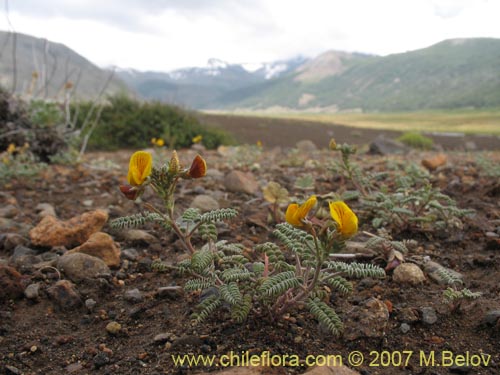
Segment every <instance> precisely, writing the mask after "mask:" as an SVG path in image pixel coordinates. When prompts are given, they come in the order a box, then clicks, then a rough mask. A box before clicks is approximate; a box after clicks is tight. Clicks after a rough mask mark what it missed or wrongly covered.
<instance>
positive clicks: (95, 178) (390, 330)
mask: <svg viewBox="0 0 500 375" xmlns="http://www.w3.org/2000/svg"><path fill="white" fill-rule="evenodd" d="M237 120H238V121H235V122H234V125H231V126H229V125H228V126H227V129H231V130H234V131H235V134H236V136H237V138H239V139H240V140H244V141H247V142H249V143H254V142H256V141H257V140H261V141H262V142H263V143H264V145H265V146H269V147H274V146H281V147H282V149H281V151H277V150H273V151H264V152H263V153H262V154H261V155H260V156H259V158H258V160H256V162H258V164H259V165H260V169H258V170H256V171H254V172H253V173H254V174H255V176H256V177H257V179H258V181H259V183H260V184H261V185H265V184H266V183H267V182H269V181H277V182H279V183H280V184H282V185H283V186H285V187H286V188H287V189H288V190H289V192H290V194H291V195H292V196H304V192H303V191H301V190H299V189H297V188H295V187H294V182H295V180H296V178H297V177H298V176H302V175H305V174H312V175H313V176H314V178H315V181H316V184H315V189H314V192H315V193H317V194H326V193H329V192H332V191H336V192H338V191H342V190H343V189H346V188H352V186H349V185H346V184H347V183H346V182H345V181H344V180H342V179H339V178H338V176H334V175H333V174H332V173H331V172H329V171H328V169H327V168H326V165H327V163H329V162H330V161H331V160H332V159H334V158H338V155H337V154H333V153H331V152H329V151H326V150H325V151H321V152H319V151H318V152H312V153H311V155H309V156H308V157H306V159H307V158H309V159H311V160H318V161H319V162H320V164H319V166H315V167H311V166H308V163H307V162H304V163H302V164H299V165H295V166H294V165H286V164H285V163H284V161H286V160H287V158H288V157H289V153H288V151H289V149H287V147H290V146H293V145H294V144H295V142H296V141H298V140H301V139H311V140H313V141H314V142H316V143H317V144H318V145H325V146H326V144H327V142H328V139H329V138H330V137H332V136H334V137H336V138H337V139H338V140H339V141H341V142H342V141H348V142H349V141H352V140H360V142H362V143H366V142H367V140H369V139H371V138H372V137H373V135H374V133H372V132H368V131H366V132H365V131H362V132H360V131H359V130H358V129H355V130H352V129H347V128H344V127H338V128H337V127H330V126H325V125H318V124H295V123H287V124H286V125H283V126H282V125H280V124H275V123H274V121H275V120H265V119H262V124H263V125H262V126H261V127H259V126H258V127H255V126H253V127H250V126H247V123H246V122H245V120H244V119H237ZM232 121H234V119H232ZM271 122H272V124H270V123H271ZM220 123H222V121H219V124H220ZM232 126H234V127H232ZM236 128H237V129H238V130H236ZM377 133H378V132H377ZM353 134H357V137H358V136H359V138H355V137H354V136H353ZM359 134H361V135H359ZM391 134H392V133H390V134H389V135H391ZM343 137H345V138H343ZM474 142H475V143H476V145H477V146H478V148H479V147H481V148H484V149H488V147H487V146H483V143H480V141H479V139H475V138H474ZM489 142H490V143H488V142H486V143H485V145H486V144H490V145H496V146H494V147H497V150H498V140H497V139H496V138H492V139H490V140H489ZM443 147H444V148H445V149H448V147H447V146H445V145H444V144H443ZM492 147H493V146H492ZM194 154H195V151H194V150H182V151H181V152H180V157H181V160H184V161H185V163H188V162H189V160H191V159H192V157H193V155H194ZM432 155H434V153H432V152H431V153H425V154H423V153H417V152H412V153H411V154H409V155H407V156H398V157H390V159H391V160H392V161H393V162H396V163H400V164H405V163H409V162H416V163H419V162H420V160H421V159H422V158H424V157H428V156H432ZM129 156H130V152H128V151H120V152H116V153H93V154H89V155H88V159H87V160H88V163H87V164H83V165H80V166H77V167H61V166H51V167H49V168H48V169H47V170H46V171H44V172H43V173H42V174H41V175H40V176H38V177H36V178H34V179H30V180H16V179H14V180H12V181H2V182H0V184H1V185H2V194H1V195H0V202H1V204H2V205H6V204H7V202H12V201H13V199H14V201H15V206H16V207H17V208H18V212H17V214H16V215H15V216H14V217H13V218H11V219H7V220H4V221H3V222H1V227H0V237H1V235H5V234H8V233H18V234H20V235H22V236H24V237H26V238H28V235H27V231H28V230H29V229H30V228H31V227H33V226H35V225H36V224H37V223H38V221H39V220H40V219H39V217H38V216H37V213H36V211H35V207H36V205H37V204H38V203H42V202H44V203H49V204H51V205H52V206H53V207H54V208H55V210H56V212H57V214H58V217H59V218H60V219H63V220H65V219H69V218H71V217H74V216H76V215H79V214H81V213H83V212H86V211H90V210H94V209H97V208H103V209H107V210H108V211H109V213H110V218H115V217H118V216H121V215H124V214H132V213H137V212H139V211H140V210H141V206H140V205H139V204H137V203H133V202H131V201H127V200H126V199H125V198H124V197H123V196H122V195H121V194H120V192H119V190H118V185H119V183H120V182H123V181H124V179H125V176H126V172H127V169H126V168H127V161H128V157H129ZM203 156H204V157H205V159H206V160H207V164H208V167H209V169H217V170H219V171H220V172H222V173H227V172H229V171H230V170H231V169H233V168H235V167H234V166H233V165H230V164H228V160H227V158H226V157H224V156H221V155H220V154H219V153H217V152H215V151H204V152H203ZM477 156H478V155H477V154H471V153H467V154H465V153H460V152H450V153H448V163H447V165H446V166H444V167H441V168H440V169H438V170H437V171H435V172H433V178H432V182H433V184H434V186H438V187H440V188H441V190H442V191H443V192H445V193H446V194H448V195H449V196H451V197H452V198H453V199H455V200H456V201H457V204H458V206H459V207H462V208H472V209H475V210H476V216H475V217H474V218H471V219H464V227H463V229H462V230H459V231H453V232H448V233H443V232H438V231H436V232H432V231H431V232H428V233H417V232H408V233H400V234H398V235H397V238H396V239H415V240H417V241H418V243H419V247H418V249H416V250H414V253H413V254H410V255H411V256H416V257H419V256H420V257H422V256H430V257H431V258H432V260H434V261H436V262H438V263H440V264H442V265H443V266H446V267H449V268H451V269H453V270H456V271H457V272H460V273H461V274H463V275H464V280H465V285H466V286H467V287H468V288H470V289H471V290H473V291H480V292H482V293H483V295H482V297H480V298H479V299H477V300H474V301H470V302H465V303H463V304H462V305H461V306H460V307H459V308H457V309H455V310H451V309H450V306H448V305H447V304H445V303H443V300H442V291H443V290H444V287H443V286H442V285H439V284H437V283H436V282H434V281H432V280H430V279H429V278H428V279H427V281H425V282H424V283H423V284H422V285H419V286H408V285H401V284H398V283H396V282H395V281H393V279H392V274H391V273H390V272H389V274H388V276H387V278H385V279H383V280H371V279H370V280H366V279H363V280H357V281H354V292H353V293H352V294H351V295H350V296H349V297H347V298H345V299H341V298H332V300H331V301H332V304H333V306H334V308H335V309H336V311H337V312H338V314H339V315H340V316H341V317H342V319H343V321H344V322H345V323H346V328H347V329H350V328H353V327H354V328H355V326H356V325H359V324H362V323H359V322H356V321H352V319H350V317H351V314H352V311H353V310H354V309H355V308H356V307H359V306H361V305H363V304H364V303H365V302H366V301H367V300H368V299H370V298H372V297H375V298H377V299H378V300H380V301H384V303H385V304H386V305H387V306H388V307H389V311H390V316H389V320H388V321H387V324H386V325H385V326H383V327H382V331H383V332H382V333H381V334H380V335H378V336H377V337H359V338H357V339H354V340H352V339H347V338H346V337H339V338H336V337H332V336H331V335H329V334H327V333H325V332H324V331H322V329H321V327H319V326H318V323H317V322H316V320H314V318H313V317H312V316H311V315H310V314H309V313H308V312H307V311H306V310H304V309H298V310H297V311H293V312H292V313H291V314H290V315H289V316H286V317H284V319H282V320H280V321H277V322H269V321H266V320H262V319H256V318H255V317H254V316H250V317H249V319H248V320H247V321H246V322H245V323H243V324H235V323H234V322H232V321H231V320H230V317H229V315H228V314H227V312H224V311H221V312H219V313H217V314H215V315H214V316H212V317H211V318H210V319H208V320H207V321H206V322H205V323H203V324H201V325H198V326H196V325H193V324H192V322H191V320H190V315H191V313H192V312H193V308H194V307H195V306H196V304H197V302H198V298H199V296H198V295H197V294H196V293H192V294H184V295H183V296H166V297H165V296H160V295H158V293H157V290H158V288H159V287H164V286H170V285H183V283H184V281H185V279H184V278H183V277H182V276H180V275H178V274H177V273H176V272H173V271H168V272H163V273H162V272H155V271H152V270H151V267H150V263H151V261H152V260H154V259H157V258H160V259H163V260H164V261H166V262H169V263H172V264H175V262H176V261H177V260H178V259H180V258H182V257H183V251H182V248H181V246H180V245H179V243H178V242H177V241H176V238H175V237H174V236H173V235H172V234H171V233H166V232H164V231H162V230H161V229H160V228H157V227H154V226H148V227H146V228H145V229H146V230H147V231H148V232H149V233H151V234H153V235H154V236H155V237H157V239H158V240H157V241H153V242H151V241H149V242H148V241H136V242H132V241H127V240H123V237H122V235H121V234H120V233H119V232H115V231H112V230H111V229H110V228H109V227H107V226H106V227H105V228H104V229H103V230H104V231H105V232H108V233H110V234H112V235H113V236H114V238H115V240H116V241H117V242H119V244H120V246H121V249H122V250H124V249H130V248H134V249H136V250H137V251H138V254H139V256H138V258H137V259H135V260H127V261H123V262H122V266H121V268H119V269H115V270H112V277H111V278H110V279H105V278H100V279H95V280H88V281H85V282H81V283H78V284H77V285H76V288H77V290H78V292H79V293H80V295H81V296H82V300H86V299H89V298H92V299H94V300H95V301H96V302H97V304H96V306H95V308H94V309H93V310H89V309H87V308H86V307H85V306H84V305H82V306H80V307H77V308H75V309H70V310H65V309H64V308H61V306H60V305H58V304H57V303H54V302H53V301H52V300H51V299H50V298H49V297H48V296H47V294H46V292H45V291H46V289H47V288H48V287H50V286H51V285H53V284H54V283H55V282H56V281H57V280H58V277H59V276H58V275H57V273H56V272H54V271H53V270H51V269H45V270H43V269H42V270H33V269H32V270H24V271H22V273H23V283H24V285H28V284H31V283H34V282H38V283H40V285H41V288H40V293H39V294H40V297H39V299H38V300H36V301H31V300H28V299H27V298H24V297H21V298H19V299H15V300H7V301H4V302H3V304H2V305H0V373H4V374H70V373H71V374H190V373H198V372H201V371H218V370H220V369H221V368H220V367H208V366H199V367H193V368H189V366H186V365H184V366H176V365H174V363H173V361H172V357H171V356H172V355H176V354H181V355H183V354H206V355H215V356H221V355H223V354H227V353H229V352H230V351H233V352H236V353H242V352H246V351H249V352H250V353H251V354H258V355H260V354H261V353H262V352H264V351H270V352H271V353H273V354H289V355H291V354H296V355H298V356H300V357H301V358H302V359H304V358H305V357H306V356H307V355H319V354H323V355H327V354H340V355H341V356H342V358H343V360H344V364H346V365H349V364H348V363H347V358H348V355H349V353H351V352H352V351H355V350H356V351H360V352H361V353H363V354H364V356H365V361H364V363H363V364H362V365H361V366H360V367H358V368H355V369H356V370H357V371H359V372H360V373H361V374H372V375H374V374H450V373H459V374H460V373H462V374H464V373H465V374H491V375H493V374H499V373H500V323H499V322H498V321H497V320H495V319H498V317H499V316H500V313H499V315H498V316H496V318H495V317H493V319H489V318H488V313H491V312H492V311H495V310H500V241H499V239H498V234H500V230H499V228H500V204H499V202H500V199H499V196H500V181H499V179H498V177H496V178H495V177H488V176H486V175H485V174H484V171H482V170H481V168H480V166H479V165H478V164H477ZM483 157H486V158H489V159H491V160H493V161H496V162H498V161H500V154H499V153H498V152H490V153H488V154H483ZM97 160H100V161H101V164H100V165H101V168H99V169H97V168H95V165H94V166H91V165H90V164H91V163H95V161H97ZM386 160H387V158H381V157H375V156H368V155H364V154H361V155H359V156H357V157H356V161H357V162H358V163H360V165H362V167H363V169H366V170H372V171H373V170H377V169H380V168H383V166H384V165H385V163H386ZM105 161H113V162H114V163H116V164H117V165H118V166H119V168H112V167H111V166H109V165H108V164H105V163H104V162H105ZM309 164H310V163H309ZM106 165H107V166H106ZM102 166H106V167H102ZM241 168H242V169H245V167H244V166H243V167H241ZM200 192H205V193H206V194H215V192H217V194H219V195H218V197H219V202H220V204H221V206H222V207H234V208H236V209H238V211H239V212H240V214H239V216H238V217H237V219H236V220H234V221H231V222H229V223H228V225H227V227H226V228H225V230H223V231H222V233H221V234H220V238H219V239H227V240H228V241H232V242H239V243H242V244H243V245H245V247H246V248H248V249H249V251H251V248H252V246H254V245H255V244H257V243H261V242H265V241H268V240H269V239H270V232H271V231H272V227H273V224H272V223H269V222H268V221H267V216H268V215H267V214H268V212H267V210H268V206H267V204H266V202H265V201H264V200H263V198H262V195H261V194H258V195H257V196H249V195H246V194H242V193H231V192H227V191H225V189H224V187H223V184H222V182H221V181H220V180H218V179H216V178H214V177H207V178H203V179H200V180H196V181H184V182H182V183H181V184H180V186H179V187H178V197H179V198H178V203H177V210H178V211H179V212H181V210H182V209H185V208H186V207H188V206H189V204H190V203H191V201H192V200H193V199H194V197H195V196H196V194H199V193H200ZM306 194H308V193H306ZM144 199H145V200H147V201H150V202H153V203H154V202H157V200H155V199H156V198H155V197H154V196H153V195H152V194H151V193H146V195H145V197H144ZM352 206H353V209H354V211H356V210H357V209H359V207H358V204H357V203H356V202H353V203H352ZM362 219H363V218H362V217H361V220H362ZM360 229H361V230H366V231H370V232H374V229H373V228H371V227H370V224H369V222H363V221H361V228H360ZM388 230H391V228H388ZM396 232H397V231H396ZM495 235H496V236H495ZM2 238H4V237H2ZM359 239H360V240H361V239H363V236H362V235H360V237H359ZM195 244H196V245H201V243H195ZM28 246H29V247H31V248H32V249H35V250H36V251H37V252H38V253H39V254H44V253H47V252H52V253H57V254H61V253H63V252H64V251H65V249H61V248H52V249H47V248H36V247H34V246H33V245H30V244H29V243H28ZM10 255H11V251H6V250H5V249H3V243H2V241H0V259H3V260H7V259H8V258H9V256H10ZM377 263H378V264H379V265H380V266H383V267H384V266H385V264H383V262H381V261H377ZM61 277H63V278H64V275H62V276H61ZM120 280H122V282H120ZM121 284H123V285H121ZM133 288H138V289H139V291H140V292H141V294H142V295H143V301H141V302H135V303H134V302H129V301H126V300H125V298H124V293H125V292H126V291H127V290H131V289H133ZM422 307H431V308H433V309H434V310H435V311H436V314H437V321H436V322H435V323H433V324H428V323H425V322H424V321H423V318H422ZM408 313H410V314H413V316H414V321H408V316H407V315H408ZM488 319H489V320H488ZM111 321H116V322H118V323H120V324H121V326H122V329H121V331H120V332H119V333H118V334H116V335H111V334H109V333H108V332H107V331H106V329H105V327H106V325H107V324H108V323H110V322H111ZM403 323H407V324H408V325H409V331H408V332H403V330H402V324H403ZM349 327H350V328H349ZM375 328H380V327H375ZM160 333H165V334H166V338H165V340H159V341H157V342H155V341H154V338H155V336H156V335H158V334H160ZM382 351H388V352H390V353H394V352H397V351H411V352H412V353H413V354H412V356H411V359H410V361H409V363H408V364H407V365H406V366H404V365H401V364H397V363H396V364H395V363H392V364H389V365H387V366H383V365H382V364H380V361H378V360H376V352H377V353H381V352H382ZM446 351H448V352H452V353H453V354H454V355H466V354H467V353H469V354H470V355H475V354H477V355H479V354H481V353H483V354H488V355H491V361H490V363H489V364H488V366H478V367H474V366H472V365H470V364H469V365H463V364H453V366H451V367H449V366H444V367H443V366H438V365H435V366H432V365H430V364H425V363H424V364H422V363H421V362H420V361H419V358H420V357H419V356H420V355H421V354H420V353H421V352H422V353H425V354H426V355H428V354H429V353H435V355H436V363H437V364H439V363H441V362H439V361H438V358H441V354H442V353H443V352H446ZM370 362H371V365H370ZM302 364H303V363H302ZM377 364H378V366H376V365H377ZM394 364H395V365H394ZM305 370H306V368H305V367H303V366H300V367H298V368H297V367H290V366H285V367H280V368H276V369H274V370H273V371H274V372H272V373H275V374H288V373H290V374H294V373H302V372H304V371H305Z"/></svg>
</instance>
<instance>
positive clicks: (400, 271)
mask: <svg viewBox="0 0 500 375" xmlns="http://www.w3.org/2000/svg"><path fill="white" fill-rule="evenodd" d="M392 279H393V280H394V281H395V282H397V283H401V284H411V285H419V284H422V283H423V282H424V281H425V275H424V273H423V271H422V270H421V269H420V267H419V266H417V265H416V264H414V263H402V264H400V265H399V266H397V267H396V269H395V270H394V273H393V275H392Z"/></svg>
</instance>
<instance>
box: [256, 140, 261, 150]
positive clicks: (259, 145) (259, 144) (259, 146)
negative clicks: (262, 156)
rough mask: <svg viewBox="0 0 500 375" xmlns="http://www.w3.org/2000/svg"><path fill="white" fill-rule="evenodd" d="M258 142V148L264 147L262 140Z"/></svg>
mask: <svg viewBox="0 0 500 375" xmlns="http://www.w3.org/2000/svg"><path fill="white" fill-rule="evenodd" d="M256 144H257V147H258V148H262V141H261V140H258V141H257V143H256Z"/></svg>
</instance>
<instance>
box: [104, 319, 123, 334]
mask: <svg viewBox="0 0 500 375" xmlns="http://www.w3.org/2000/svg"><path fill="white" fill-rule="evenodd" d="M121 330H122V325H121V324H120V323H118V322H115V321H113V322H109V323H108V324H107V325H106V331H107V332H108V333H109V334H111V335H117V334H118V333H119V332H120V331H121Z"/></svg>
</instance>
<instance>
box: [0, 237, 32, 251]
mask: <svg viewBox="0 0 500 375" xmlns="http://www.w3.org/2000/svg"><path fill="white" fill-rule="evenodd" d="M28 243H29V240H28V239H27V238H25V237H23V236H21V235H19V234H17V233H6V234H2V235H1V236H0V249H1V248H3V249H4V250H6V251H8V252H10V251H11V250H12V249H15V248H16V247H17V246H26V245H27V244H28Z"/></svg>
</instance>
